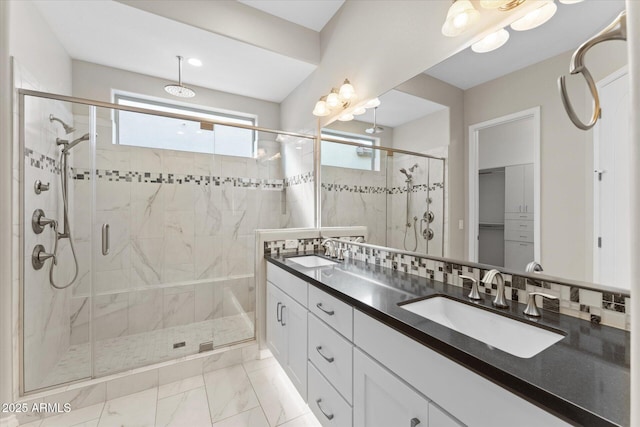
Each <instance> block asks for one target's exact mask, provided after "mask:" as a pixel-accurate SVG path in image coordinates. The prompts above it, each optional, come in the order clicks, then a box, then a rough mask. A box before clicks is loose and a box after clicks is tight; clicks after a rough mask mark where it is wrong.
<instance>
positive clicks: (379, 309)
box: [265, 254, 630, 427]
mask: <svg viewBox="0 0 640 427" xmlns="http://www.w3.org/2000/svg"><path fill="white" fill-rule="evenodd" d="M300 255H302V254H296V255H284V256H283V255H266V256H265V258H266V259H267V261H269V262H271V263H273V264H274V265H277V266H279V267H281V268H283V269H284V270H286V271H288V272H289V273H292V274H294V275H295V276H297V277H300V278H301V279H303V280H305V281H307V282H309V283H311V284H312V285H314V286H316V287H318V288H320V289H322V290H323V291H325V292H327V293H329V294H331V295H333V296H335V297H337V298H338V299H340V300H342V301H344V302H346V303H347V304H350V305H352V306H353V307H355V308H357V309H358V310H360V311H362V312H365V313H367V314H368V315H370V316H372V317H374V318H376V319H377V320H379V321H381V322H383V323H385V324H386V325H388V326H390V327H392V328H394V329H396V330H398V331H400V332H402V333H403V334H405V335H407V336H409V337H411V338H412V339H414V340H416V341H418V342H420V343H422V344H424V345H426V346H427V347H429V348H431V349H432V350H435V351H437V352H438V353H440V354H442V355H444V356H446V357H448V358H449V359H451V360H453V361H455V362H457V363H459V364H460V365H462V366H464V367H465V368H467V369H470V370H472V371H474V372H476V373H478V374H480V375H482V376H483V377H485V378H487V379H489V380H491V381H493V382H494V383H496V384H498V385H500V386H501V387H504V388H506V389H508V390H509V391H511V392H513V393H516V394H517V395H519V396H521V397H522V398H524V399H526V400H528V401H530V402H532V403H534V404H536V405H537V406H539V407H541V408H543V409H545V410H546V411H549V412H551V413H553V414H555V415H557V416H559V417H561V418H563V419H565V420H566V421H568V422H570V423H573V424H576V425H584V426H590V427H591V426H612V425H621V426H627V425H629V422H630V421H629V413H630V396H629V394H630V388H629V387H630V385H629V384H630V378H629V366H630V350H629V349H630V333H629V332H627V331H623V330H619V329H615V328H611V327H607V326H602V325H596V324H592V323H590V322H587V321H584V320H580V319H577V318H574V317H571V316H564V315H560V314H557V313H553V312H549V311H546V310H542V318H540V319H538V320H537V321H535V323H537V324H539V325H542V326H544V327H548V328H552V329H556V330H560V331H563V332H564V333H565V334H566V336H565V337H564V338H563V339H562V340H561V341H559V342H558V343H556V344H554V345H552V346H551V347H549V348H547V349H545V350H543V351H542V352H540V353H538V354H537V355H535V356H533V357H531V358H529V359H523V358H519V357H516V356H512V355H511V354H509V353H506V352H504V351H501V350H499V349H495V348H491V347H489V346H488V345H486V344H484V343H482V342H480V341H477V340H474V339H472V338H469V337H467V336H466V335H463V334H461V333H459V332H456V331H454V330H451V329H449V328H447V327H445V326H441V325H440V324H438V323H435V322H433V321H430V320H428V319H425V318H424V317H421V316H419V315H417V314H414V313H412V312H410V311H407V310H405V309H402V308H400V307H399V306H398V303H402V302H406V301H409V300H414V299H420V298H423V297H428V296H433V295H437V294H440V295H447V296H449V297H452V298H454V299H458V300H462V301H468V300H467V298H466V293H467V291H464V290H463V289H462V288H461V287H458V286H451V285H447V284H444V283H441V282H437V281H435V280H430V279H426V278H422V277H418V276H415V275H410V274H406V273H402V272H399V271H395V270H392V269H388V268H384V267H380V266H378V265H371V264H366V263H364V262H361V261H354V260H346V261H342V262H340V263H338V264H336V265H332V266H327V267H312V268H305V267H303V266H301V265H300V264H297V263H294V262H292V261H289V260H288V259H287V257H291V256H300ZM308 255H312V254H308ZM315 255H317V254H315ZM375 282H377V283H375ZM479 304H480V305H482V306H484V307H487V308H490V309H492V310H495V309H493V307H492V306H491V297H490V296H487V297H486V298H485V299H483V300H482V301H480V302H479ZM509 305H510V307H509V309H504V310H500V311H499V312H500V313H502V314H505V315H507V316H510V317H515V318H518V319H520V320H524V321H525V322H529V323H531V322H532V321H531V320H529V319H527V318H526V316H524V314H522V311H523V310H524V307H525V306H524V304H520V303H517V302H512V301H509ZM496 311H497V310H496Z"/></svg>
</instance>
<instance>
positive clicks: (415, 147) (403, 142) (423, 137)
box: [393, 108, 450, 153]
mask: <svg viewBox="0 0 640 427" xmlns="http://www.w3.org/2000/svg"><path fill="white" fill-rule="evenodd" d="M449 133H450V132H449V109H448V108H443V109H442V110H439V111H436V112H435V113H432V114H429V115H427V116H424V117H421V118H419V119H416V120H413V121H410V122H408V123H405V124H403V125H400V126H396V127H395V129H394V136H393V148H400V149H402V150H409V151H415V152H418V153H426V152H428V151H429V150H430V149H433V148H439V147H443V146H447V145H449V142H450V138H449Z"/></svg>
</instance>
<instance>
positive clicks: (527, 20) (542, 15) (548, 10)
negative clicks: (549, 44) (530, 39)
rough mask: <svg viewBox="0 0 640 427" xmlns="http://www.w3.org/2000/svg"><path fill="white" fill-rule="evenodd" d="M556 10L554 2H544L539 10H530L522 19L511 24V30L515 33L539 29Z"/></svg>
mask: <svg viewBox="0 0 640 427" xmlns="http://www.w3.org/2000/svg"><path fill="white" fill-rule="evenodd" d="M557 10H558V6H557V5H556V3H555V1H554V0H549V1H545V2H544V4H542V5H541V6H540V7H539V8H537V9H534V10H532V11H531V12H529V13H527V14H526V15H524V16H523V17H522V18H520V19H518V20H515V21H513V22H512V23H511V28H512V29H514V30H516V31H527V30H531V29H534V28H536V27H539V26H540V25H542V24H544V23H545V22H547V21H548V20H549V19H551V17H552V16H553V15H555V13H556V11H557Z"/></svg>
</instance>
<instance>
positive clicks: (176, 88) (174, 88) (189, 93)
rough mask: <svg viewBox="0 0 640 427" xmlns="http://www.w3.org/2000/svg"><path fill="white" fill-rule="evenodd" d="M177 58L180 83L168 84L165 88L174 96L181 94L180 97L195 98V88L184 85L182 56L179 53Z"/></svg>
mask: <svg viewBox="0 0 640 427" xmlns="http://www.w3.org/2000/svg"><path fill="white" fill-rule="evenodd" d="M176 58H178V84H177V85H176V84H170V85H166V86H165V87H164V90H165V91H167V93H169V94H171V95H173V96H179V97H180V98H193V97H194V96H196V93H195V92H194V91H193V89H190V88H188V87H186V86H183V85H182V56H179V55H178V56H177V57H176Z"/></svg>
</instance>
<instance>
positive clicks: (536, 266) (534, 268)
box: [525, 261, 542, 273]
mask: <svg viewBox="0 0 640 427" xmlns="http://www.w3.org/2000/svg"><path fill="white" fill-rule="evenodd" d="M525 271H526V272H527V273H536V272H539V271H542V266H541V265H540V263H539V262H537V261H531V262H530V263H529V264H527V268H525Z"/></svg>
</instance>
